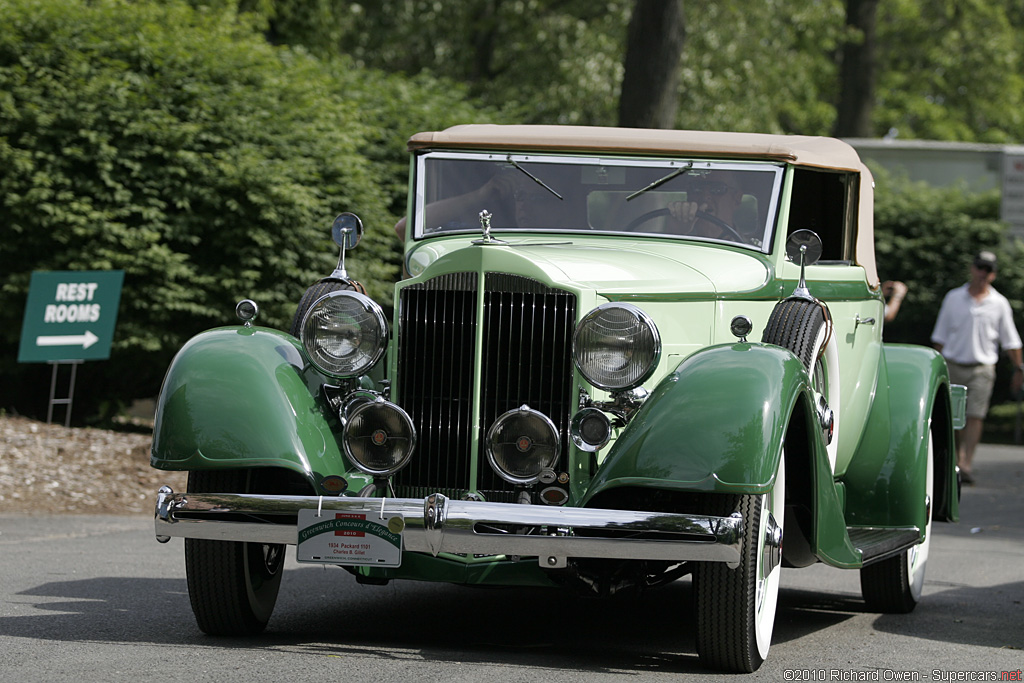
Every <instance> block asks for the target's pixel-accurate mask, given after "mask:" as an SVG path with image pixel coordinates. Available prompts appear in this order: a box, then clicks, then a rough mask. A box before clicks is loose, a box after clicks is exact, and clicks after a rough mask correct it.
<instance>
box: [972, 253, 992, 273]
mask: <svg viewBox="0 0 1024 683" xmlns="http://www.w3.org/2000/svg"><path fill="white" fill-rule="evenodd" d="M974 265H975V266H976V267H978V268H988V269H990V270H991V271H992V272H993V273H994V272H995V271H996V255H995V254H994V253H992V252H991V251H979V252H978V255H977V256H975V257H974Z"/></svg>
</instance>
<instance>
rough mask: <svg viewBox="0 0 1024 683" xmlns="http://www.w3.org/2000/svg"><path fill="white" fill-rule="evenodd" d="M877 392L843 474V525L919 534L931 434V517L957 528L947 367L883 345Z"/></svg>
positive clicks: (914, 349)
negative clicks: (912, 529) (905, 529)
mask: <svg viewBox="0 0 1024 683" xmlns="http://www.w3.org/2000/svg"><path fill="white" fill-rule="evenodd" d="M882 349H883V356H882V359H883V363H882V374H880V376H879V380H878V381H879V391H878V393H877V395H876V397H875V401H874V404H873V405H872V408H871V413H870V414H869V416H868V423H867V427H866V429H865V431H864V435H865V436H864V439H863V440H862V442H861V444H860V445H859V446H858V448H857V452H856V454H855V456H854V458H853V460H852V461H851V463H850V467H849V468H848V469H847V472H846V475H845V477H844V481H845V484H846V490H847V519H848V520H849V523H850V524H851V525H857V526H881V527H885V526H907V525H917V526H919V527H920V528H922V529H923V528H924V524H925V521H926V520H925V506H924V505H922V504H921V501H920V500H919V498H918V497H917V495H915V492H917V491H923V490H924V477H925V474H926V472H927V461H926V458H927V455H928V432H929V428H930V429H931V432H932V436H933V443H932V446H933V450H934V465H935V486H934V491H933V493H934V500H933V501H932V509H933V512H932V518H933V519H934V520H937V521H950V522H953V521H956V520H957V519H958V518H959V496H958V493H957V481H956V448H955V441H954V437H953V426H952V415H951V410H950V396H949V374H948V370H947V369H946V363H945V361H944V360H943V359H942V356H941V355H939V353H938V352H936V351H935V350H933V349H930V348H927V347H924V346H910V345H902V344H886V345H884V346H883V347H882Z"/></svg>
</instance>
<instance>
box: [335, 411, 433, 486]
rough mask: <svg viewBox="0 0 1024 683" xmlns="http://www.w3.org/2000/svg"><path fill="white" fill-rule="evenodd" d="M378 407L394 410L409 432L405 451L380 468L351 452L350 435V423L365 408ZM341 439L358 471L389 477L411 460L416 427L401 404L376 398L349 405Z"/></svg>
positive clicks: (351, 439)
mask: <svg viewBox="0 0 1024 683" xmlns="http://www.w3.org/2000/svg"><path fill="white" fill-rule="evenodd" d="M379 408H385V409H387V410H392V411H394V412H395V414H396V415H397V416H398V418H399V419H400V420H401V421H402V422H403V423H404V426H405V428H406V430H407V431H408V434H409V445H408V448H406V450H405V453H404V454H403V455H402V457H401V458H399V459H398V460H396V461H395V462H394V464H392V465H391V466H389V467H382V468H377V467H370V466H369V465H367V464H366V463H365V462H363V461H362V460H361V459H360V458H359V457H358V456H357V455H356V454H355V453H353V452H352V441H353V438H351V437H350V428H351V425H353V424H355V423H357V421H358V419H359V417H360V416H361V415H362V414H363V413H364V412H366V411H367V410H372V409H379ZM341 441H342V446H343V447H344V449H345V455H346V456H347V457H348V459H349V461H350V462H351V463H352V464H353V465H354V466H355V467H356V469H358V470H359V471H360V472H363V473H364V474H369V475H370V476H372V477H389V476H391V475H392V474H394V473H395V472H398V471H400V470H401V469H402V468H403V467H405V466H406V465H408V464H409V461H410V460H412V454H413V451H415V450H416V428H415V426H414V425H413V422H412V418H411V417H409V413H407V412H405V410H403V409H402V407H401V406H399V405H397V404H395V403H392V402H391V401H386V400H384V399H383V398H378V399H377V400H375V401H359V402H358V403H357V404H355V405H351V406H350V409H349V410H348V411H347V415H346V420H345V426H344V427H343V429H342V439H341Z"/></svg>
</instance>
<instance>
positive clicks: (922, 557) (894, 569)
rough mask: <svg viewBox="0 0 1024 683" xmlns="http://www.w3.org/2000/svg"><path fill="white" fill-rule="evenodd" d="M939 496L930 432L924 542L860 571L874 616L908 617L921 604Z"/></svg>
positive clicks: (864, 591) (924, 501)
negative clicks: (934, 503)
mask: <svg viewBox="0 0 1024 683" xmlns="http://www.w3.org/2000/svg"><path fill="white" fill-rule="evenodd" d="M934 494H935V463H934V448H933V443H932V433H931V430H930V429H929V430H928V463H927V467H926V474H925V486H924V496H923V501H922V502H923V503H924V506H925V516H926V521H925V526H924V540H923V541H921V542H920V543H919V544H917V545H915V546H914V547H913V548H910V549H908V550H904V551H903V552H902V553H900V554H899V555H896V556H895V557H890V558H889V559H887V560H882V561H881V562H876V563H875V564H870V565H868V566H867V567H864V568H863V569H861V570H860V590H861V593H862V594H863V595H864V602H865V603H866V604H867V607H868V609H869V610H871V611H872V612H883V613H887V614H906V613H907V612H912V611H913V610H914V608H915V607H917V603H918V602H919V601H920V600H921V589H922V588H923V587H924V573H925V569H926V568H927V566H928V549H929V547H930V546H931V541H932V500H933V497H934Z"/></svg>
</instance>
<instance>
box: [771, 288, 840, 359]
mask: <svg viewBox="0 0 1024 683" xmlns="http://www.w3.org/2000/svg"><path fill="white" fill-rule="evenodd" d="M824 324H825V309H824V307H823V306H822V305H821V304H819V303H817V302H815V301H809V300H807V299H786V300H785V301H780V302H779V304H778V305H777V306H776V307H775V309H774V310H773V311H772V314H771V316H770V317H769V318H768V324H767V325H766V326H765V328H764V333H763V334H762V335H761V341H763V342H765V343H766V344H775V345H776V346H782V347H785V348H787V349H789V350H790V351H792V352H793V354H794V355H795V356H796V357H797V358H799V359H800V360H802V361H803V362H804V367H806V368H807V369H808V370H812V368H813V364H814V362H815V360H817V356H816V354H817V352H818V351H819V350H820V348H821V347H820V345H818V344H817V343H816V342H817V340H818V335H819V332H820V330H821V328H822V326H823V325H824Z"/></svg>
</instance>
